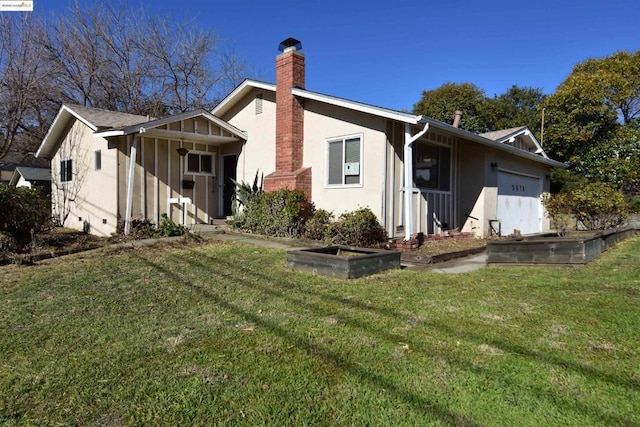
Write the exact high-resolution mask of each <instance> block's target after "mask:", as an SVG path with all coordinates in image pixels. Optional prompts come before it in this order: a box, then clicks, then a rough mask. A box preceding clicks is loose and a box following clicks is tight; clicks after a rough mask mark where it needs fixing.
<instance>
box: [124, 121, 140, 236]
mask: <svg viewBox="0 0 640 427" xmlns="http://www.w3.org/2000/svg"><path fill="white" fill-rule="evenodd" d="M137 146H138V134H135V133H134V134H133V140H132V141H131V152H130V153H129V170H128V172H127V206H126V209H125V213H124V235H125V236H127V235H129V232H130V231H131V211H132V210H133V174H134V172H135V170H136V151H137V148H138V147H137Z"/></svg>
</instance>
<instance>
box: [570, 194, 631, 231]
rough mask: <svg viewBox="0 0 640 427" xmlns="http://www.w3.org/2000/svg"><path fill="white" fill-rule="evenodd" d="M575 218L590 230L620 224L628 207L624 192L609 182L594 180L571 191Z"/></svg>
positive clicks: (627, 211)
mask: <svg viewBox="0 0 640 427" xmlns="http://www.w3.org/2000/svg"><path fill="white" fill-rule="evenodd" d="M571 205H572V207H573V213H574V215H575V216H576V219H577V220H578V221H580V222H582V224H584V225H585V226H586V227H587V228H589V229H591V230H605V229H608V228H613V227H616V226H618V225H620V224H622V223H623V222H624V220H625V218H626V217H627V215H629V212H630V209H629V205H628V203H627V201H626V200H625V198H624V194H622V193H621V192H620V191H618V190H616V189H615V188H613V187H612V186H611V185H609V184H605V183H602V182H594V183H591V184H587V185H585V186H584V187H582V188H579V189H577V190H574V191H573V192H572V193H571Z"/></svg>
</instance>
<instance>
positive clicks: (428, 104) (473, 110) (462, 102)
mask: <svg viewBox="0 0 640 427" xmlns="http://www.w3.org/2000/svg"><path fill="white" fill-rule="evenodd" d="M484 103H485V94H484V91H483V90H482V89H480V88H479V87H478V86H476V85H474V84H472V83H452V82H449V83H445V84H443V85H442V86H440V87H439V88H437V89H433V90H425V91H423V92H422V98H421V99H420V101H418V102H417V103H416V104H415V105H414V106H413V113H414V114H423V115H425V116H427V117H431V118H433V119H436V120H440V121H442V122H445V123H448V124H453V120H454V119H455V112H456V110H460V111H462V120H461V122H460V128H462V129H465V130H468V131H471V132H484V131H485V130H486V129H485V126H484V123H482V120H481V118H480V112H481V111H482V109H483V106H484Z"/></svg>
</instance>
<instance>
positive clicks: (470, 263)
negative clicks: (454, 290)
mask: <svg viewBox="0 0 640 427" xmlns="http://www.w3.org/2000/svg"><path fill="white" fill-rule="evenodd" d="M486 265H487V253H486V252H482V253H480V254H477V255H470V256H467V257H463V258H457V259H453V260H451V261H447V262H442V263H438V264H431V265H430V266H427V268H426V269H427V270H429V271H433V272H435V273H445V274H460V273H469V272H472V271H476V270H480V269H481V268H483V267H485V266H486Z"/></svg>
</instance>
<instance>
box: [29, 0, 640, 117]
mask: <svg viewBox="0 0 640 427" xmlns="http://www.w3.org/2000/svg"><path fill="white" fill-rule="evenodd" d="M80 1H82V0H80ZM129 3H130V4H131V5H132V8H133V9H135V8H138V7H139V6H140V5H142V6H143V7H144V8H145V9H147V10H148V11H149V12H151V13H154V12H155V13H161V14H168V15H170V16H172V17H175V19H180V20H189V19H195V20H196V22H197V23H198V24H199V25H201V26H202V27H205V28H208V29H212V30H213V31H215V32H216V33H217V34H218V36H219V37H220V38H222V39H223V40H224V41H225V42H227V43H233V44H234V46H235V50H236V52H237V53H238V54H239V55H240V56H241V57H243V58H244V59H245V61H246V62H247V63H248V65H249V66H250V67H251V68H252V69H253V70H254V72H253V73H252V75H251V76H248V77H252V78H257V79H260V80H265V81H268V82H274V81H275V72H274V62H275V56H276V55H277V54H278V51H277V47H278V44H279V42H280V41H281V40H284V39H286V38H288V37H294V38H296V39H298V40H300V41H301V42H302V47H303V49H302V52H303V53H304V54H305V56H306V67H307V69H306V87H307V89H309V90H313V91H317V92H322V93H326V94H330V95H335V96H339V97H343V98H348V99H352V100H356V101H360V102H366V103H370V104H374V105H379V106H383V107H388V108H394V109H398V110H400V109H406V110H411V108H412V107H413V104H414V103H415V102H417V101H418V100H419V99H420V96H421V93H422V91H423V90H425V89H426V90H428V89H435V88H437V87H438V86H440V85H441V84H443V83H445V82H448V81H452V82H458V83H461V82H470V83H474V84H476V85H477V86H479V87H480V88H482V89H483V90H485V92H486V94H487V95H488V96H493V95H494V94H501V93H503V92H504V91H505V90H506V89H508V88H509V87H511V85H514V84H517V85H521V86H532V87H539V88H542V90H543V91H544V92H545V93H553V92H554V91H555V89H556V87H557V86H558V85H559V84H560V83H561V82H562V81H563V80H564V79H565V77H566V76H567V75H568V74H569V73H570V72H571V69H572V67H573V65H575V64H576V63H578V62H581V61H583V60H585V59H587V58H589V57H603V56H607V55H610V54H612V53H614V52H616V51H620V50H628V51H637V50H638V49H640V0H608V1H605V0H601V1H597V0H583V1H579V0H555V1H549V0H538V1H525V2H521V1H504V0H499V1H463V0H450V1H448V2H445V1H442V2H433V1H422V2H420V1H404V0H395V1H377V0H372V1H361V0H357V1H349V0H342V1H337V0H323V1H304V0H298V1H285V0H260V1H242V0H236V1H229V0H226V1H216V0H181V1H176V0H153V1H149V0H138V1H137V2H134V1H130V2H129ZM66 4H67V0H34V13H51V12H55V13H59V12H61V11H62V10H64V8H65V6H66Z"/></svg>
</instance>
